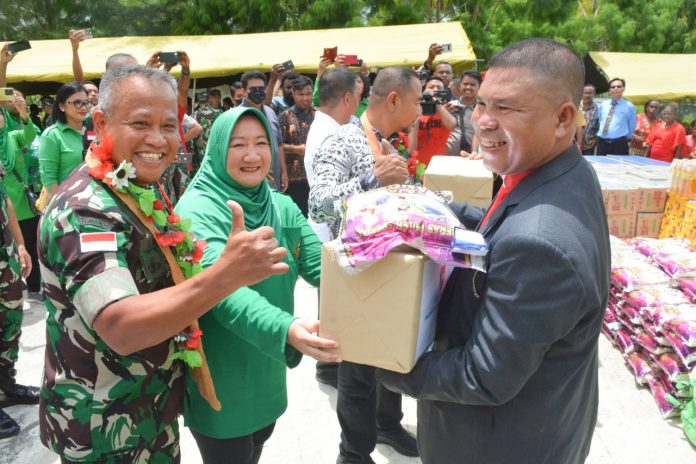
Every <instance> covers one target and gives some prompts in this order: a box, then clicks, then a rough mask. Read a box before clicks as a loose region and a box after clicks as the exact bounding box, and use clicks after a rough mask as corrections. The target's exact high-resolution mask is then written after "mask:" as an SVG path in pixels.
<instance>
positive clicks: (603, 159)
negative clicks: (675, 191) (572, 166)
mask: <svg viewBox="0 0 696 464" xmlns="http://www.w3.org/2000/svg"><path fill="white" fill-rule="evenodd" d="M586 159H587V160H588V161H589V162H590V164H591V165H592V167H594V169H595V172H596V173H597V178H598V179H599V183H600V185H601V186H602V193H603V195H604V205H605V207H606V210H607V221H608V223H609V232H610V233H611V234H612V235H614V236H616V237H620V238H631V237H636V236H640V237H650V238H657V237H658V236H659V233H660V226H661V223H662V219H663V214H664V210H665V203H666V201H667V193H668V190H669V185H670V179H671V174H670V167H669V164H667V163H662V162H660V161H655V160H651V159H648V158H642V157H639V156H587V157H586Z"/></svg>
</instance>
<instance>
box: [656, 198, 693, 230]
mask: <svg viewBox="0 0 696 464" xmlns="http://www.w3.org/2000/svg"><path fill="white" fill-rule="evenodd" d="M688 203H689V202H688V200H687V199H686V198H684V197H682V196H679V195H676V194H674V193H670V194H669V195H668V197H667V204H666V205H665V214H664V217H663V219H662V225H661V226H660V236H659V238H673V237H684V234H682V231H683V230H685V227H686V228H688V223H687V222H686V221H685V216H686V211H687V206H688ZM687 232H688V231H687Z"/></svg>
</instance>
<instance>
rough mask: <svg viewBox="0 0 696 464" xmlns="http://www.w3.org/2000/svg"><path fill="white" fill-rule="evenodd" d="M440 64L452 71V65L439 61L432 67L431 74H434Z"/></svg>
mask: <svg viewBox="0 0 696 464" xmlns="http://www.w3.org/2000/svg"><path fill="white" fill-rule="evenodd" d="M441 64H444V65H447V66H449V67H450V69H453V68H452V63H448V62H447V61H440V62H439V63H436V64H435V66H433V72H435V70H436V69H437V67H438V66H440V65H441Z"/></svg>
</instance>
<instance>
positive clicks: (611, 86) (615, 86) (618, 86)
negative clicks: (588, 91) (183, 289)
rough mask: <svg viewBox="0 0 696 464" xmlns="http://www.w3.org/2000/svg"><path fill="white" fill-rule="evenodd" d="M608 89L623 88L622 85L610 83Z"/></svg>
mask: <svg viewBox="0 0 696 464" xmlns="http://www.w3.org/2000/svg"><path fill="white" fill-rule="evenodd" d="M609 88H610V89H623V85H610V86H609Z"/></svg>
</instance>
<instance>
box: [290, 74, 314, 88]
mask: <svg viewBox="0 0 696 464" xmlns="http://www.w3.org/2000/svg"><path fill="white" fill-rule="evenodd" d="M307 86H310V87H313V86H314V82H312V79H310V78H309V77H307V76H297V77H296V78H295V79H293V81H292V90H297V91H300V90H302V89H304V88H305V87H307Z"/></svg>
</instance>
